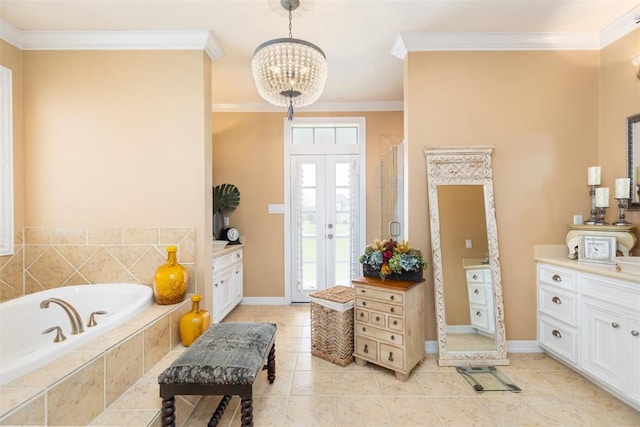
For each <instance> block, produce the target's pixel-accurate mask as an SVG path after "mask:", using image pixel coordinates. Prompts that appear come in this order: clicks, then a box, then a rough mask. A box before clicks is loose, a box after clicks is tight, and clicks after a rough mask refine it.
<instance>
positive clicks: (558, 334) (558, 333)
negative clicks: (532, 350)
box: [551, 329, 562, 338]
mask: <svg viewBox="0 0 640 427" xmlns="http://www.w3.org/2000/svg"><path fill="white" fill-rule="evenodd" d="M551 335H553V336H554V337H556V338H562V334H561V333H560V331H559V330H557V329H554V330H553V331H552V332H551Z"/></svg>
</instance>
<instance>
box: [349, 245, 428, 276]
mask: <svg viewBox="0 0 640 427" xmlns="http://www.w3.org/2000/svg"><path fill="white" fill-rule="evenodd" d="M359 261H360V263H362V267H363V273H364V275H365V276H366V277H379V278H380V279H382V280H385V279H386V278H390V279H392V280H407V281H420V280H422V278H423V276H422V272H423V270H424V269H426V268H427V266H428V264H427V261H426V260H425V259H424V257H423V256H422V252H420V250H418V249H412V248H411V246H409V242H407V241H404V240H403V241H402V242H397V241H395V240H393V239H389V240H383V241H379V240H376V241H374V243H373V244H370V245H367V247H366V248H365V249H364V254H362V255H360V258H359Z"/></svg>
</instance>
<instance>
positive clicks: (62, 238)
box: [51, 228, 87, 245]
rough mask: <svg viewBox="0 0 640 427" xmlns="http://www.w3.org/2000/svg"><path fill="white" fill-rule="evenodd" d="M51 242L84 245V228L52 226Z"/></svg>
mask: <svg viewBox="0 0 640 427" xmlns="http://www.w3.org/2000/svg"><path fill="white" fill-rule="evenodd" d="M51 243H53V244H54V245H86V244H87V229H86V228H54V229H52V230H51Z"/></svg>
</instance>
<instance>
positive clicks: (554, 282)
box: [538, 264, 578, 291]
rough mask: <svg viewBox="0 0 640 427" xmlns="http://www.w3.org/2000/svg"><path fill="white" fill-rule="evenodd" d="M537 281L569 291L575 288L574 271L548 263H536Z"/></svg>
mask: <svg viewBox="0 0 640 427" xmlns="http://www.w3.org/2000/svg"><path fill="white" fill-rule="evenodd" d="M538 281H539V282H540V283H546V284H547V285H551V286H557V287H560V288H563V289H567V290H570V291H575V290H576V289H577V282H578V280H577V278H576V272H574V271H571V270H566V269H564V268H561V267H555V266H551V265H548V264H538Z"/></svg>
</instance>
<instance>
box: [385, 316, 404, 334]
mask: <svg viewBox="0 0 640 427" xmlns="http://www.w3.org/2000/svg"><path fill="white" fill-rule="evenodd" d="M387 322H388V325H387V327H388V328H389V329H392V330H394V331H400V332H404V320H403V319H402V318H400V317H394V316H389V317H387Z"/></svg>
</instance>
